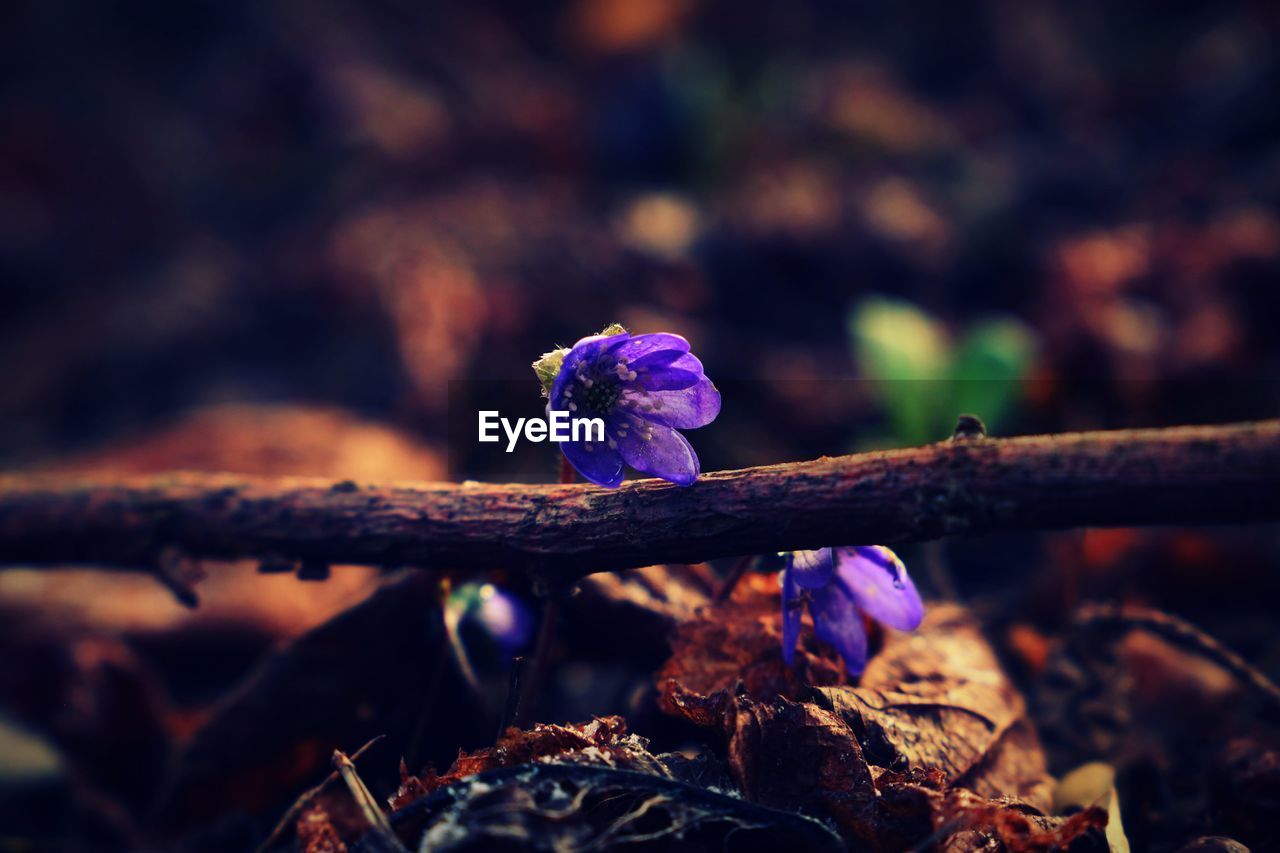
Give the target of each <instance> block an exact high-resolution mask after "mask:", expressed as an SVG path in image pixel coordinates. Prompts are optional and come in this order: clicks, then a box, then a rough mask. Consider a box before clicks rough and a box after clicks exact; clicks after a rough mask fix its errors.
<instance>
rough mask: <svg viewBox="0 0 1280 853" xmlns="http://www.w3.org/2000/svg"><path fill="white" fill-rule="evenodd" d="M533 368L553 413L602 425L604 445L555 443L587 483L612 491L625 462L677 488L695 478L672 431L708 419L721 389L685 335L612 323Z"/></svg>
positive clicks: (691, 458)
mask: <svg viewBox="0 0 1280 853" xmlns="http://www.w3.org/2000/svg"><path fill="white" fill-rule="evenodd" d="M560 358H562V359H563V361H561V362H559V364H558V365H557V363H556V359H560ZM534 369H535V370H536V371H537V372H538V375H539V377H540V378H542V380H543V383H544V387H546V388H547V390H548V399H549V406H548V407H549V408H550V409H551V410H552V411H565V412H568V413H569V417H570V420H571V421H575V420H581V419H584V418H600V419H602V420H603V421H604V436H605V437H604V441H577V442H573V441H566V442H562V443H561V444H560V449H561V451H563V452H564V455H565V457H566V458H568V460H569V462H570V463H571V464H572V465H573V467H574V468H576V469H577V470H578V473H579V474H581V475H582V476H583V477H585V478H586V479H588V480H590V481H591V482H593V483H597V484H599V485H601V486H608V487H609V488H614V487H616V486H618V485H619V484H621V483H622V471H623V464H624V463H625V464H627V465H630V466H631V467H632V468H634V469H636V470H637V471H642V472H644V473H646V474H652V475H654V476H656V477H661V478H662V479H664V480H670V481H671V482H673V483H676V484H678V485H681V486H688V485H690V484H691V483H693V481H694V480H696V479H697V478H698V473H699V471H700V470H701V469H700V467H699V464H698V455H697V454H696V453H694V452H693V447H692V446H690V444H689V442H688V441H686V440H685V437H684V436H683V435H681V434H680V433H679V432H677V431H676V430H679V429H693V428H695V427H700V426H706V425H707V424H709V423H711V422H712V421H713V420H715V417H716V415H718V414H719V413H720V392H719V391H717V390H716V386H715V385H713V384H712V383H711V380H710V379H708V378H707V377H706V374H704V373H703V372H702V362H700V361H698V359H697V358H696V357H695V356H694V355H693V354H692V353H690V352H689V342H688V341H686V340H685V339H684V338H682V337H680V336H679V335H670V334H664V333H659V334H652V335H636V336H635V337H632V336H631V335H630V334H628V333H627V332H626V330H625V329H622V327H621V326H611V327H609V328H608V329H606V330H605V331H604V332H603V333H601V334H599V335H593V336H591V337H589V338H583V339H582V340H580V341H578V342H577V343H576V344H574V345H573V348H572V349H570V350H558V351H557V352H554V353H548V354H547V355H546V356H543V358H542V359H540V360H539V361H538V362H536V363H535V364H534ZM552 377H554V378H552Z"/></svg>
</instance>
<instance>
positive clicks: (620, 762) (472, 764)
mask: <svg viewBox="0 0 1280 853" xmlns="http://www.w3.org/2000/svg"><path fill="white" fill-rule="evenodd" d="M549 759H555V760H556V761H558V762H562V763H580V764H597V765H603V766H606V767H612V768H616V769H621V770H635V771H639V772H642V773H652V774H655V775H659V776H667V775H669V774H668V773H667V769H666V767H665V766H663V764H662V762H661V761H659V760H658V758H656V757H655V756H653V755H651V754H650V753H649V750H648V741H646V740H645V739H644V738H642V737H638V736H637V735H633V734H627V724H626V721H624V720H623V719H622V718H621V717H616V716H615V717H598V718H596V719H594V720H592V721H591V722H589V723H566V724H564V725H557V724H551V723H538V724H537V725H535V726H534V727H533V728H532V729H529V730H527V731H521V730H520V729H516V728H509V729H507V731H506V732H505V733H504V734H503V735H502V737H501V738H499V739H498V742H497V744H495V745H494V746H492V747H486V748H484V749H478V750H476V751H475V752H470V753H467V752H462V751H459V752H458V757H457V758H456V759H455V760H454V762H453V764H452V765H450V767H449V769H448V770H446V771H445V772H444V773H437V772H436V771H435V769H434V768H430V767H428V768H427V770H426V772H425V773H423V774H422V776H420V777H419V776H412V775H409V774H408V773H407V772H406V771H405V769H404V767H403V765H402V766H401V772H400V789H399V790H398V791H396V793H395V794H394V795H393V796H392V797H391V807H392V808H393V809H400V808H403V807H404V806H406V805H408V804H409V803H411V802H413V801H414V800H416V799H418V798H420V797H424V796H426V795H427V794H430V793H431V792H432V791H435V790H436V789H438V788H443V787H444V786H446V785H449V784H452V783H454V782H457V781H458V780H460V779H464V778H466V777H468V776H474V775H475V774H477V773H483V772H485V771H486V770H496V769H497V768H499V767H512V766H515V765H518V764H532V763H534V762H538V761H546V760H549Z"/></svg>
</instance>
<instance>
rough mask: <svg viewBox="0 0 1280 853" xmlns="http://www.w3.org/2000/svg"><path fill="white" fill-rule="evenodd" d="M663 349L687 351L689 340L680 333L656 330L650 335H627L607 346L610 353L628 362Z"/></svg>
mask: <svg viewBox="0 0 1280 853" xmlns="http://www.w3.org/2000/svg"><path fill="white" fill-rule="evenodd" d="M663 350H675V351H677V352H682V353H685V352H688V351H689V342H688V341H687V340H685V339H684V338H682V337H681V336H680V335H672V334H670V333H668V332H657V333H655V334H650V335H635V336H630V335H629V336H627V338H626V339H624V340H621V341H616V342H614V343H613V344H611V345H610V346H609V354H610V355H612V356H617V357H618V358H625V359H626V360H627V361H628V362H635V361H638V360H639V359H641V358H643V357H644V356H646V355H649V354H650V353H655V352H661V351H663Z"/></svg>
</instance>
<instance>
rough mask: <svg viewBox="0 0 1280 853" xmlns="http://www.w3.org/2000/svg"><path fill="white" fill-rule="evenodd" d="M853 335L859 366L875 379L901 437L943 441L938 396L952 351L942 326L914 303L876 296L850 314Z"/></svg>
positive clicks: (909, 441) (875, 387)
mask: <svg viewBox="0 0 1280 853" xmlns="http://www.w3.org/2000/svg"><path fill="white" fill-rule="evenodd" d="M849 332H850V335H851V336H852V338H853V344H854V351H855V354H856V356H857V359H858V367H859V369H860V370H861V372H862V375H863V377H864V378H866V379H871V380H874V382H873V390H874V393H875V394H876V395H877V396H878V397H879V399H880V400H881V402H882V403H883V404H884V407H885V411H886V414H887V415H888V417H889V421H890V424H891V425H892V427H893V431H894V433H895V434H896V435H897V437H898V439H899V440H900V441H901V442H903V443H906V444H923V443H924V442H927V441H934V440H936V439H938V438H942V437H943V436H941V435H938V428H939V427H938V412H939V404H940V402H943V401H940V400H939V399H938V397H939V394H940V392H941V393H942V394H943V395H944V396H945V391H946V389H945V387H944V385H943V383H940V382H938V380H940V379H944V378H946V376H947V374H948V371H947V364H948V361H949V351H950V343H949V341H948V339H947V334H946V332H945V331H944V330H943V328H942V326H941V325H940V324H939V323H938V322H937V321H936V320H934V319H933V318H932V317H930V316H929V315H928V314H926V313H925V312H923V311H921V310H920V309H919V308H916V307H915V306H914V305H911V304H909V303H906V302H900V301H896V300H890V299H883V298H872V299H868V300H866V301H865V302H863V303H862V304H861V305H859V306H858V307H857V308H856V309H855V310H854V311H853V313H852V314H851V315H850V317H849ZM946 407H947V408H949V406H946ZM944 429H945V426H944Z"/></svg>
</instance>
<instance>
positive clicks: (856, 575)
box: [781, 545, 924, 675]
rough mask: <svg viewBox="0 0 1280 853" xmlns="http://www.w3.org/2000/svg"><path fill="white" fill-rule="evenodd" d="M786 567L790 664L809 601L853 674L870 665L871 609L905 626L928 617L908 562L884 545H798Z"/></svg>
mask: <svg viewBox="0 0 1280 853" xmlns="http://www.w3.org/2000/svg"><path fill="white" fill-rule="evenodd" d="M786 557H787V567H786V568H785V569H783V571H782V577H781V580H782V656H783V658H785V659H786V661H787V665H788V666H790V665H791V662H792V660H793V659H794V657H795V650H796V641H797V640H798V639H799V638H800V611H801V609H802V608H803V607H804V602H805V601H808V602H809V613H810V615H812V616H813V628H814V633H816V634H817V635H818V639H820V640H822V641H823V642H826V643H829V644H830V645H832V646H834V647H835V649H836V651H838V652H839V653H840V657H842V658H844V663H845V666H846V667H847V668H848V670H849V674H850V675H861V674H862V670H863V669H864V668H865V667H866V665H867V632H866V629H865V628H864V627H863V625H862V614H863V613H865V614H867V615H868V616H870V617H871V618H872V619H874V620H876V621H877V622H879V623H881V624H883V625H886V626H888V627H890V628H897V629H898V630H899V631H911V630H914V629H915V627H916V626H918V625H919V624H920V620H921V619H923V618H924V603H923V602H922V601H921V600H920V593H918V592H916V585H915V584H914V583H912V582H911V578H910V577H909V576H908V575H907V567H906V566H904V565H903V564H902V560H900V559H898V555H897V554H895V553H893V552H892V551H890V550H889V549H888V548H886V547H884V546H883V545H857V546H853V547H846V548H822V549H819V550H817V551H793V552H792V553H790V554H788V555H786Z"/></svg>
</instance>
